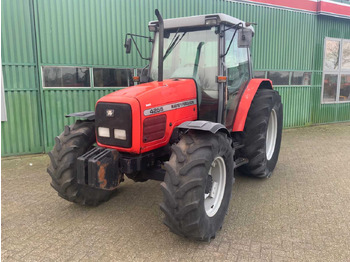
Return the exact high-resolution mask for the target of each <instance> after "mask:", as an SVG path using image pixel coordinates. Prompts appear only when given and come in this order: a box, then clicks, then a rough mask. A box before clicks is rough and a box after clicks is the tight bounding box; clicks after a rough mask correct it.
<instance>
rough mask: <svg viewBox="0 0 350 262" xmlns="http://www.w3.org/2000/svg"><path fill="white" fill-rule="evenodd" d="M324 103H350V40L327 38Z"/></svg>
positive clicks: (324, 67) (324, 66) (324, 65)
mask: <svg viewBox="0 0 350 262" xmlns="http://www.w3.org/2000/svg"><path fill="white" fill-rule="evenodd" d="M323 59H324V61H323V85H322V103H337V102H350V40H345V39H334V38H326V39H325V47H324V58H323Z"/></svg>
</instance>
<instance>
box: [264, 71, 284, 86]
mask: <svg viewBox="0 0 350 262" xmlns="http://www.w3.org/2000/svg"><path fill="white" fill-rule="evenodd" d="M267 78H268V79H270V80H271V81H272V84H273V85H289V72H284V71H269V72H267Z"/></svg>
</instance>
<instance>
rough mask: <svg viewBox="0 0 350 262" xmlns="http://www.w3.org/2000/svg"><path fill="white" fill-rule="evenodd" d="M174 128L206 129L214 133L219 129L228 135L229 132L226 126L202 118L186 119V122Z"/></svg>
mask: <svg viewBox="0 0 350 262" xmlns="http://www.w3.org/2000/svg"><path fill="white" fill-rule="evenodd" d="M176 128H181V129H189V130H201V131H208V132H211V133H213V134H216V133H217V132H219V131H220V132H224V133H226V134H227V135H228V136H230V132H229V131H228V130H227V128H226V127H225V126H224V125H223V124H220V123H214V122H210V121H203V120H197V121H186V122H183V123H182V124H181V125H179V126H177V127H176Z"/></svg>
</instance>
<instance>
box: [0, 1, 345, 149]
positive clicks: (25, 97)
mask: <svg viewBox="0 0 350 262" xmlns="http://www.w3.org/2000/svg"><path fill="white" fill-rule="evenodd" d="M155 8H158V9H160V11H161V12H162V14H163V16H164V17H165V18H172V17H180V16H189V15H198V14H207V13H215V12H223V13H226V14H229V15H232V16H235V17H238V18H240V19H242V20H245V21H252V22H256V23H258V25H257V26H256V27H255V30H256V35H255V37H254V43H253V47H252V53H253V57H254V58H253V59H254V68H255V69H256V70H286V71H296V70H301V71H311V72H312V73H313V77H312V82H311V86H276V89H277V90H278V91H279V92H280V94H281V96H282V100H283V103H284V115H285V117H284V120H285V122H284V126H285V127H294V126H304V125H309V124H313V123H325V122H335V121H348V120H350V103H347V104H330V105H321V103H320V97H321V81H322V61H323V41H324V37H326V36H329V37H338V38H347V39H350V22H349V20H348V19H340V18H332V17H326V16H316V15H314V14H307V13H301V12H295V11H288V10H282V9H276V8H270V7H266V6H258V5H250V4H247V3H244V2H232V1H225V0H205V1H199V0H186V1H185V0H181V1H173V0H75V1H71V0H15V1H14V0H3V1H2V29H3V30H2V62H3V74H4V82H5V83H4V85H5V92H6V95H5V96H6V106H7V110H8V111H7V112H8V122H3V123H2V131H3V132H2V141H3V143H2V147H1V150H2V151H1V152H2V155H11V154H19V153H36V152H42V151H49V150H50V149H51V147H52V145H53V142H54V139H53V138H54V137H55V136H56V135H58V134H59V133H60V132H61V130H62V129H63V127H64V125H65V124H68V123H70V122H72V121H73V120H72V119H65V118H64V115H65V114H67V113H69V112H74V111H83V110H92V109H93V107H94V104H95V101H96V100H97V99H98V98H99V97H101V96H103V95H105V94H107V93H109V92H111V91H113V89H98V88H85V89H61V88H60V89H58V88H56V89H43V88H42V86H41V81H39V79H41V70H38V68H39V69H40V68H41V66H45V65H76V66H92V67H99V66H103V67H141V66H143V65H144V63H143V62H142V61H141V60H140V59H139V58H138V56H137V54H136V52H133V53H132V54H130V55H126V54H125V52H124V48H123V41H124V36H125V34H126V33H127V32H133V33H138V34H149V33H148V31H147V24H148V21H150V20H154V19H155V16H154V9H155ZM148 50H149V48H148V47H147V45H144V46H143V47H142V52H143V53H147V52H148Z"/></svg>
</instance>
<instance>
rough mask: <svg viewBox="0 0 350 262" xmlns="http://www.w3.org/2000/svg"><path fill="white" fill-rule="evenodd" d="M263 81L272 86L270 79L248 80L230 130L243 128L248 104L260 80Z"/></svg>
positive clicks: (234, 130) (236, 130) (237, 130)
mask: <svg viewBox="0 0 350 262" xmlns="http://www.w3.org/2000/svg"><path fill="white" fill-rule="evenodd" d="M263 81H269V82H270V83H271V86H272V82H271V80H270V79H262V78H253V79H251V80H250V81H249V83H248V86H247V88H246V89H245V90H244V92H243V95H242V97H241V100H240V102H239V105H238V108H237V113H236V118H235V122H234V124H233V128H232V132H239V131H243V130H244V125H245V121H246V119H247V115H248V111H249V108H250V105H251V103H252V101H253V98H254V96H255V93H256V91H257V90H258V88H259V86H260V84H261V82H263Z"/></svg>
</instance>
